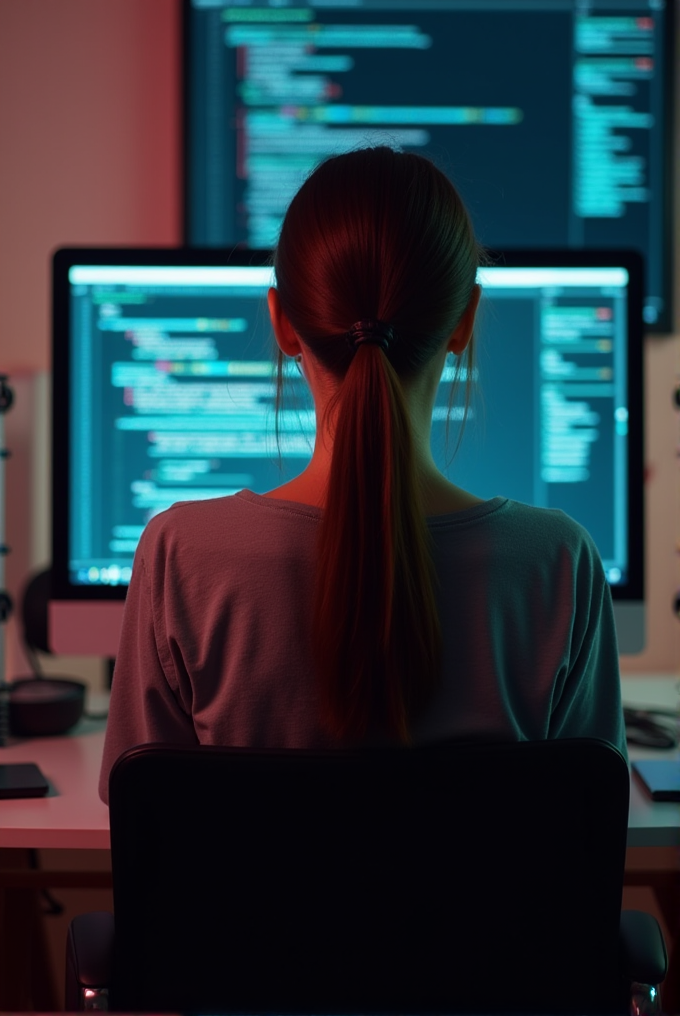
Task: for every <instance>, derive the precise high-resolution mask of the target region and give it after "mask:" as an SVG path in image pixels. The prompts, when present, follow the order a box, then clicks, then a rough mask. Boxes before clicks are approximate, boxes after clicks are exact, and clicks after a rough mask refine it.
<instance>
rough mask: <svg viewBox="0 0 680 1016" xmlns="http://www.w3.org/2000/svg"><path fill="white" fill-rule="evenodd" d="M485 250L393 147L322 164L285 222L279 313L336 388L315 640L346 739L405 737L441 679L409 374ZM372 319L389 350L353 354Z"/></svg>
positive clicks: (452, 320)
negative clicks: (406, 384) (360, 331)
mask: <svg viewBox="0 0 680 1016" xmlns="http://www.w3.org/2000/svg"><path fill="white" fill-rule="evenodd" d="M480 253H481V251H480V247H479V246H478V244H477V241H476V239H475V236H474V232H473V229H472V225H471V223H470V219H469V216H468V214H467V211H466V209H465V206H464V205H463V202H462V201H461V199H460V197H459V195H458V192H457V191H456V189H455V187H454V186H453V184H452V183H451V182H450V181H449V180H448V179H447V178H446V177H445V176H444V174H443V173H441V172H440V171H439V170H438V169H437V168H436V166H434V165H433V163H431V162H429V161H428V160H427V159H424V158H422V157H421V156H417V155H413V154H411V153H404V152H396V151H393V150H392V149H390V148H386V147H377V148H365V149H359V150H357V151H353V152H348V153H346V154H345V155H340V156H335V157H333V158H330V159H328V160H326V162H323V163H322V164H321V165H320V166H318V167H317V169H316V170H314V172H313V173H312V174H311V176H310V177H309V178H308V179H307V180H306V182H305V183H304V184H303V186H302V187H301V188H300V190H299V191H298V193H297V194H296V195H295V197H294V198H293V200H292V202H291V204H290V206H289V208H288V211H287V212H286V216H285V218H284V222H283V226H282V228H281V234H280V238H279V243H278V246H277V249H276V251H275V254H274V268H275V272H276V288H277V290H278V294H279V300H280V304H281V308H282V310H283V312H284V313H285V315H286V317H287V319H288V321H289V322H290V323H291V325H292V327H293V329H294V330H295V332H296V334H297V335H298V336H299V338H300V341H301V343H302V344H303V346H304V347H305V349H306V350H308V352H309V355H310V356H313V357H314V358H315V360H316V361H317V362H318V363H319V364H320V365H321V366H322V367H323V369H324V370H325V371H326V373H327V374H328V376H329V377H330V378H331V379H332V381H333V383H334V384H335V386H336V393H335V395H334V397H333V398H332V400H331V402H330V405H329V407H328V409H327V413H328V419H327V420H326V421H323V422H324V426H325V427H326V425H327V427H328V429H329V432H330V433H331V434H332V435H333V455H332V462H331V467H330V476H329V486H328V491H327V496H326V501H325V508H324V514H323V517H322V521H321V525H320V532H319V545H318V563H317V577H316V592H315V601H314V614H313V631H312V642H313V652H314V660H315V665H316V671H317V678H318V685H319V691H320V699H321V703H322V710H323V719H324V721H325V723H326V725H327V727H328V728H329V729H330V730H331V731H332V732H333V733H334V734H335V735H336V736H337V737H338V738H339V739H341V740H343V741H348V740H361V739H362V738H364V737H366V736H370V735H371V734H373V733H374V732H375V733H377V732H378V731H380V730H383V731H386V732H388V733H389V734H390V735H392V736H394V737H396V738H398V739H399V740H401V741H402V742H408V740H409V736H410V733H409V732H410V728H411V725H412V722H413V720H414V719H415V717H416V716H417V715H418V713H419V711H420V710H421V709H422V708H423V706H424V705H425V704H426V703H427V702H428V700H429V699H430V698H431V696H432V694H433V691H434V689H435V687H436V685H437V682H438V680H439V677H440V667H441V632H440V625H439V619H438V616H437V607H436V599H435V580H434V568H433V563H432V558H431V554H430V548H429V534H428V530H427V525H426V522H425V513H424V504H423V498H422V493H421V490H420V484H419V478H418V476H417V475H416V467H415V453H414V447H413V435H412V431H411V423H410V416H409V412H408V407H407V405H406V399H405V395H404V389H403V386H402V379H403V380H406V379H408V378H413V377H416V376H417V375H418V374H419V372H421V371H422V370H423V369H424V368H425V366H426V365H427V364H428V363H430V362H431V361H432V359H433V357H435V356H437V355H439V354H440V353H441V351H442V348H443V346H444V344H445V342H446V340H447V338H448V336H450V335H451V333H452V332H453V330H454V328H455V326H456V325H457V323H458V322H459V320H460V318H461V316H462V314H463V313H464V311H465V309H466V307H467V306H468V303H469V300H470V297H471V294H472V290H473V287H474V285H475V278H476V272H477V266H478V264H479V259H480ZM366 319H369V321H368V323H369V324H372V325H375V324H376V323H377V324H379V325H380V324H381V322H387V324H388V325H389V328H390V329H393V330H394V341H393V342H392V341H388V343H387V346H388V348H387V349H386V348H385V343H384V342H382V340H381V341H380V342H376V340H375V338H373V339H371V340H370V341H359V340H358V338H357V336H354V340H355V341H353V342H352V344H353V345H354V350H352V349H351V348H350V345H348V341H347V340H348V336H349V337H350V338H352V335H353V332H354V326H351V323H352V322H353V321H356V322H359V323H360V324H362V325H365V324H366V323H367V322H366ZM381 327H382V328H383V329H384V328H385V327H386V326H385V325H381ZM348 329H350V331H349V332H348ZM383 337H384V334H383ZM468 363H469V364H471V361H468ZM470 375H471V370H468V378H469V377H470ZM278 376H279V382H280V381H281V379H282V370H281V360H279V375H278ZM277 396H280V384H279V387H278V390H277Z"/></svg>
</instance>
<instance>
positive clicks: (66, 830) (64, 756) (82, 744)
mask: <svg viewBox="0 0 680 1016" xmlns="http://www.w3.org/2000/svg"><path fill="white" fill-rule="evenodd" d="M677 681H678V679H677V678H676V677H649V678H629V677H624V678H623V681H622V686H623V697H624V701H625V703H626V705H633V706H639V707H644V706H655V705H657V706H665V707H666V708H669V707H672V706H676V707H678V708H679V709H680V691H678V688H677ZM103 745H104V723H103V721H93V720H83V721H81V723H80V724H79V725H78V727H76V728H75V731H74V732H73V733H72V734H71V735H69V736H66V737H46V738H40V739H36V740H25V741H17V742H16V743H14V744H11V745H10V746H9V747H7V748H2V749H0V762H36V763H37V764H38V765H39V766H40V768H41V769H42V771H43V773H44V774H45V776H46V777H47V779H48V781H49V783H50V791H49V794H48V795H47V797H45V798H38V799H32V800H23V801H0V848H1V847H43V848H71V849H80V850H85V849H96V850H107V849H108V848H109V810H108V808H107V807H106V805H104V804H102V802H101V801H100V800H99V794H98V792H97V786H98V781H99V768H100V765H101V757H102V750H103ZM658 755H659V753H658V752H655V751H654V750H650V749H647V750H645V749H639V748H631V751H630V756H631V760H632V759H637V758H654V757H655V756H658ZM663 755H664V757H668V753H666V752H664V753H663ZM674 756H675V757H677V758H679V759H680V752H678V751H676V752H675V753H674ZM628 846H629V847H678V846H680V805H679V804H675V803H672V802H671V803H661V802H654V801H652V800H650V799H649V798H648V797H647V796H646V794H645V791H644V789H643V788H642V787H641V786H640V784H639V783H638V781H637V780H636V779H635V778H634V777H631V794H630V814H629V819H628Z"/></svg>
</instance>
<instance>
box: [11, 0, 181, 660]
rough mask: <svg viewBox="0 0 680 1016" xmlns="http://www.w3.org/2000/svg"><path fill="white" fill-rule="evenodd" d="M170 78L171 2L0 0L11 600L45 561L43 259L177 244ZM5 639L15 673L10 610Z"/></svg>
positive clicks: (176, 83) (175, 67) (176, 146)
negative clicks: (10, 394) (66, 251)
mask: <svg viewBox="0 0 680 1016" xmlns="http://www.w3.org/2000/svg"><path fill="white" fill-rule="evenodd" d="M180 80H181V76H180V8H179V2H178V0H1V2H0V139H1V140H0V370H1V371H4V372H7V373H9V374H10V377H11V381H12V385H13V387H14V390H15V396H16V399H15V406H14V408H13V409H12V410H11V411H10V412H9V413H7V414H6V444H7V446H8V447H9V448H10V449H11V450H12V458H11V459H10V460H9V462H8V464H7V471H6V481H7V518H6V536H7V542H8V543H9V544H10V546H11V547H12V553H11V554H10V555H9V557H8V558H7V576H6V584H7V588H8V589H9V591H10V593H11V594H12V596H13V598H14V599H15V602H18V600H19V596H20V593H21V589H22V586H23V584H24V582H25V580H26V577H27V575H28V574H29V572H30V571H31V569H32V568H34V567H35V566H44V565H45V564H46V563H47V562H48V560H49V556H50V549H49V524H48V520H49V483H48V476H49V417H48V414H47V413H46V410H45V405H44V402H45V400H46V399H47V398H48V396H49V385H48V383H47V377H46V375H45V372H46V371H49V369H50V367H51V364H50V312H49V303H50V282H49V279H50V276H49V270H50V255H51V252H52V251H53V250H54V249H55V248H56V247H59V246H63V245H65V244H81V245H83V244H92V245H98V244H104V245H106V244H131V245H134V244H168V245H175V244H177V243H178V242H180V239H181V235H180V230H181V221H180V220H181V216H180V193H181V186H180V183H181V181H180V165H181V151H180V127H181V123H180V121H181V116H180V99H181V96H180ZM7 636H8V638H7V653H6V670H7V674H8V676H14V675H15V674H17V673H23V672H25V671H26V669H27V668H26V661H25V660H24V659H23V655H22V653H21V650H20V648H19V640H18V636H17V627H16V618H15V620H14V621H13V622H11V623H10V625H9V626H8V632H7ZM61 662H62V665H64V661H61ZM71 669H72V668H71V665H70V664H69V670H71ZM81 676H87V675H86V674H82V675H81Z"/></svg>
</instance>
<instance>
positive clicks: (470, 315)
mask: <svg viewBox="0 0 680 1016" xmlns="http://www.w3.org/2000/svg"><path fill="white" fill-rule="evenodd" d="M481 295H482V287H481V286H479V285H477V284H475V285H474V286H473V289H472V296H471V297H470V301H469V303H468V305H467V307H466V308H465V310H464V311H463V316H462V317H461V319H460V321H459V322H458V324H457V325H456V327H455V329H454V331H453V332H452V333H451V337H450V338H449V341H448V343H447V345H446V350H447V352H449V353H456V355H460V354H461V353H462V352H463V351H464V350H465V349H466V348H467V345H468V343H469V342H470V339H471V338H472V332H473V329H474V327H475V314H476V313H477V307H478V306H479V298H480V296H481Z"/></svg>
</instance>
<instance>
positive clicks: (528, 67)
mask: <svg viewBox="0 0 680 1016" xmlns="http://www.w3.org/2000/svg"><path fill="white" fill-rule="evenodd" d="M673 45H674V34H673V4H672V2H671V0H668V2H665V0H587V2H586V0H351V2H349V0H289V2H287V0H238V2H235V0H231V2H227V0H223V2H222V0H184V55H185V65H184V82H185V85H184V87H185V100H184V105H185V132H184V136H185V159H184V165H185V242H186V243H187V244H190V245H196V246H204V247H205V246H231V245H232V244H234V245H235V244H239V243H244V244H247V245H249V246H251V247H270V246H272V245H273V244H275V243H276V240H277V234H278V229H279V225H280V222H281V217H282V215H283V212H284V210H285V208H286V207H287V205H288V203H289V202H290V199H291V198H292V196H293V194H294V193H295V192H296V190H297V189H298V187H299V186H300V184H301V182H302V180H303V179H304V178H305V176H306V175H307V174H308V173H309V171H310V170H311V169H312V167H313V166H314V165H315V164H316V163H318V162H319V161H320V160H321V159H323V158H325V157H327V156H329V155H332V154H336V153H338V152H341V151H344V150H346V149H351V148H355V147H359V146H362V145H366V144H367V143H379V144H385V143H387V144H396V145H398V146H400V147H401V148H403V149H404V150H405V151H411V152H418V153H423V154H426V155H428V156H429V157H430V158H432V159H433V160H434V162H435V163H436V164H437V165H438V166H439V167H440V168H441V169H442V170H443V171H444V172H445V173H447V174H448V175H449V176H450V177H451V178H452V179H453V181H454V182H455V183H456V185H457V186H458V188H459V190H460V192H461V194H462V196H463V198H464V200H465V202H466V204H467V205H468V207H469V208H470V211H471V214H472V218H473V221H474V223H475V227H476V230H477V232H478V234H479V237H480V239H481V240H482V242H483V243H484V244H485V245H487V246H490V247H492V248H496V249H499V250H503V249H505V248H508V247H520V246H521V247H526V248H531V247H533V248H536V247H552V248H557V247H568V248H574V249H578V248H583V247H585V248H597V247H599V248H607V247H611V248H617V247H620V248H630V249H636V250H639V251H641V252H642V254H643V256H644V258H645V261H646V284H645V301H644V320H645V323H646V327H647V330H649V331H657V332H668V331H670V330H671V328H672V320H671V293H672V274H671V255H672V251H671V234H672V228H673V215H672V213H671V207H670V206H671V184H672V169H671V152H672V147H673V138H674V134H673V126H672V111H671V97H672V95H673V89H674V85H673V78H672V72H673V67H674V57H673Z"/></svg>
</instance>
